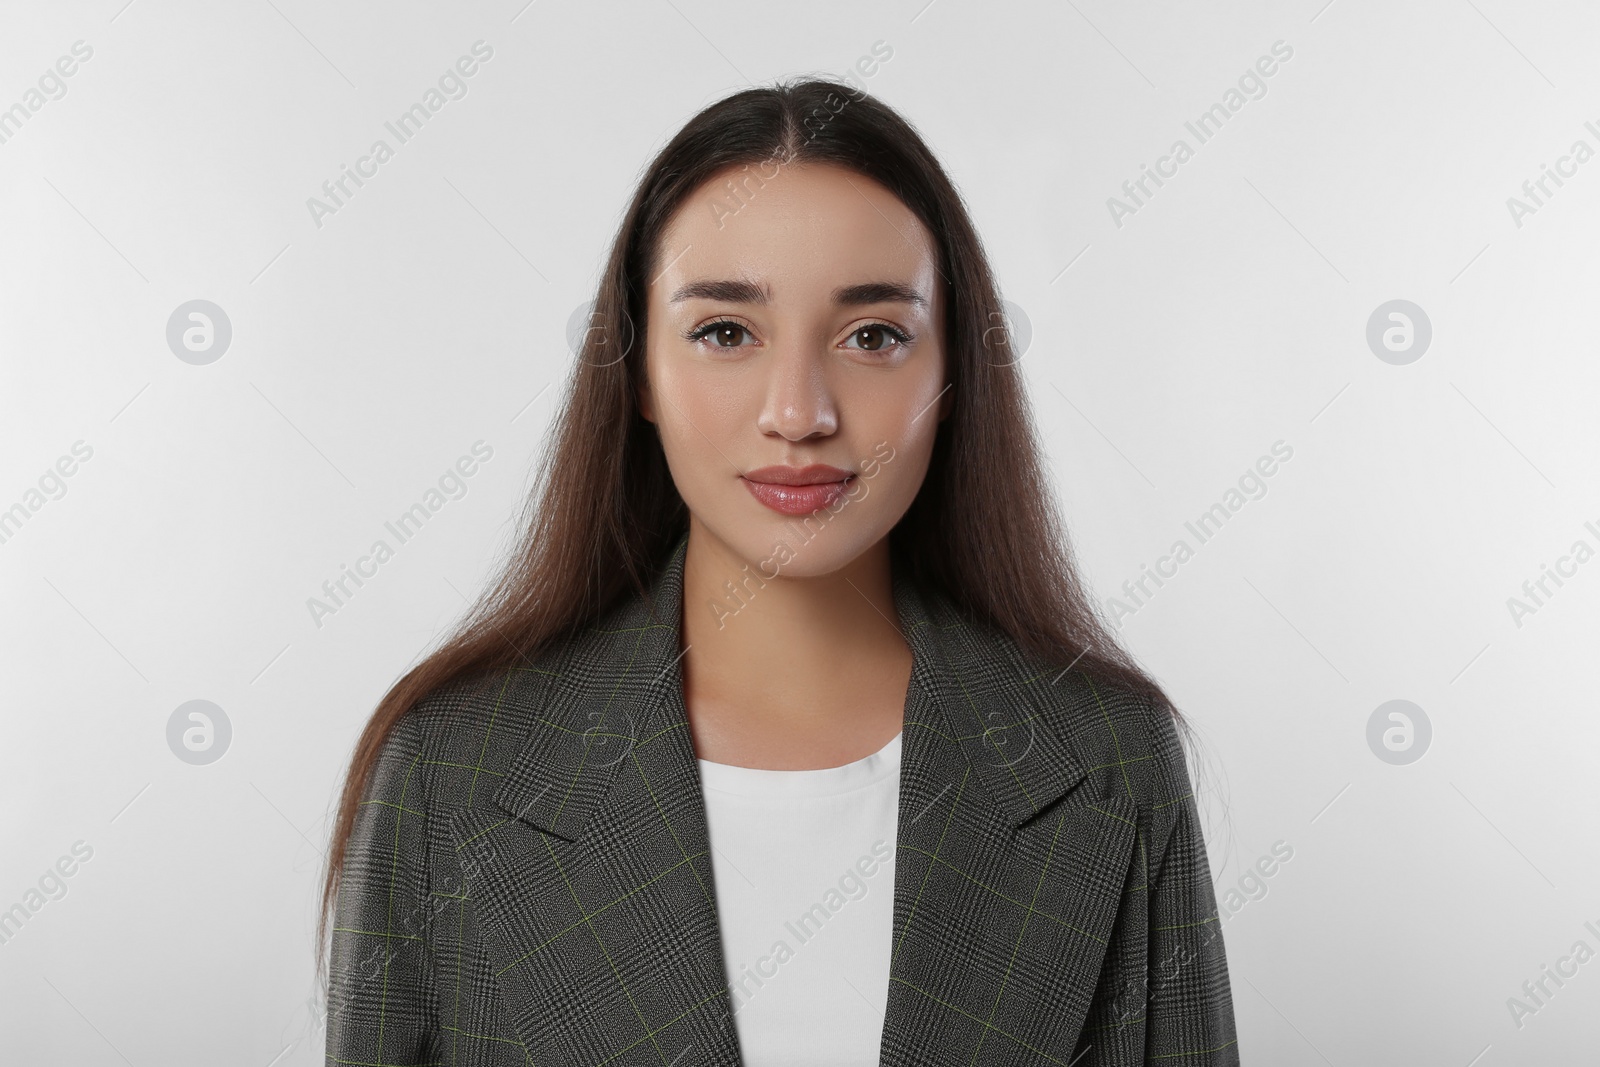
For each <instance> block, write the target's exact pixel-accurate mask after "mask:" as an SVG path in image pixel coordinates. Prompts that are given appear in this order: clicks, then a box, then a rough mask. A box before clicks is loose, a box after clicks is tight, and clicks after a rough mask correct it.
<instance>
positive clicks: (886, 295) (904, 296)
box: [668, 281, 928, 308]
mask: <svg viewBox="0 0 1600 1067" xmlns="http://www.w3.org/2000/svg"><path fill="white" fill-rule="evenodd" d="M697 298H698V299H703V300H721V301H724V302H726V303H730V304H766V303H769V302H770V301H771V299H772V293H771V290H769V289H768V288H767V286H766V285H758V284H756V283H755V282H746V281H699V282H689V283H688V284H687V285H684V286H682V287H681V288H679V289H678V290H677V291H676V292H674V293H673V294H672V298H671V299H670V300H669V301H668V302H669V303H673V304H676V303H679V302H681V301H684V300H694V299H697ZM833 302H834V303H835V304H836V305H838V306H839V307H860V306H862V305H864V304H910V305H911V306H912V307H919V308H926V307H927V306H928V301H927V300H926V299H925V298H924V297H923V295H922V294H921V293H919V292H917V291H916V290H915V289H913V288H912V287H911V286H909V285H903V284H901V283H900V282H861V283H860V284H857V285H842V286H840V287H839V288H837V289H835V290H834V291H833Z"/></svg>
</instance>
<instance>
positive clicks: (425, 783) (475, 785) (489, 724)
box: [379, 656, 558, 811]
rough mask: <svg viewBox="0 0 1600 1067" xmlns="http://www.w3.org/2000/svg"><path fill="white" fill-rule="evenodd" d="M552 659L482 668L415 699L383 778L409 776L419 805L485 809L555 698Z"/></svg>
mask: <svg viewBox="0 0 1600 1067" xmlns="http://www.w3.org/2000/svg"><path fill="white" fill-rule="evenodd" d="M553 658H554V657H553V656H536V657H533V658H531V659H529V660H527V661H525V663H524V665H521V666H515V667H495V668H487V667H485V668H476V669H473V670H471V671H468V672H466V673H464V674H461V675H458V676H456V677H454V678H451V679H449V680H448V681H445V682H443V683H441V684H439V685H437V686H435V687H434V688H432V689H431V690H429V691H428V692H427V693H426V694H425V695H424V696H422V697H421V698H420V699H418V700H416V701H415V702H414V703H413V704H412V705H411V706H410V707H409V708H407V709H406V711H405V713H404V714H403V715H402V716H401V717H400V719H399V720H398V721H397V722H396V723H395V725H394V727H393V729H392V730H391V731H390V732H389V735H388V737H387V738H386V739H385V741H384V746H383V751H382V753H381V754H380V756H379V767H380V770H379V774H380V775H382V776H384V777H386V778H389V779H391V780H395V779H397V776H404V778H405V785H406V787H407V789H408V792H409V794H410V796H412V797H413V798H415V800H416V803H418V804H419V805H421V806H424V807H426V808H428V809H429V810H431V811H437V810H439V809H441V808H463V807H466V808H482V809H487V808H488V807H489V806H490V805H491V803H492V801H493V797H494V794H495V792H496V791H497V789H498V788H499V786H500V784H501V783H502V782H503V781H504V780H505V778H506V776H507V775H508V774H509V773H510V772H511V769H512V765H513V763H514V762H515V760H516V759H517V757H518V755H520V753H521V752H522V750H523V748H524V746H525V745H526V743H527V739H528V737H529V736H530V734H531V732H532V731H533V730H534V729H535V727H536V726H537V725H538V723H539V722H540V721H541V720H542V718H543V716H544V715H545V713H546V710H547V708H548V707H549V704H550V702H551V699H552V696H553V694H554V684H553V683H554V680H555V678H556V677H557V676H558V670H557V669H556V667H555V666H554V665H553Z"/></svg>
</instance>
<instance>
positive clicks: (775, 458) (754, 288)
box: [640, 162, 951, 578]
mask: <svg viewBox="0 0 1600 1067" xmlns="http://www.w3.org/2000/svg"><path fill="white" fill-rule="evenodd" d="M774 172H776V173H774ZM730 179H732V181H733V183H734V185H736V186H737V187H738V189H739V198H738V199H735V197H734V196H733V194H732V193H731V192H729V186H728V184H727V183H728V181H729V180H730ZM936 249H937V246H936V244H935V242H934V240H933V237H932V235H931V234H929V233H928V231H927V229H926V227H924V226H923V225H922V223H921V221H920V220H919V219H918V218H917V217H916V216H915V215H914V214H913V213H912V212H911V210H910V209H909V208H907V207H906V206H905V204H903V203H901V202H900V201H899V200H898V199H897V198H896V197H895V196H894V194H892V193H890V192H889V191H888V190H887V189H885V188H884V187H883V186H881V185H879V184H877V183H876V182H874V181H872V180H871V179H870V178H865V177H862V176H861V175H859V174H857V173H855V172H853V171H849V170H845V169H843V168H840V167H836V166H832V165H819V164H804V165H795V164H789V165H783V166H780V165H779V164H777V163H776V162H773V163H770V164H767V165H765V166H764V167H756V166H751V167H750V168H748V169H740V168H729V169H728V170H725V171H723V172H722V173H720V174H717V175H714V176H713V177H712V178H711V179H710V180H708V181H707V182H705V183H704V184H703V185H702V186H701V187H700V188H699V189H698V190H696V191H695V192H694V193H693V194H691V195H690V196H689V197H688V198H687V199H686V200H685V201H684V203H683V205H682V206H681V207H680V208H679V210H678V211H677V213H676V214H675V215H674V216H673V218H672V221H671V222H670V223H669V225H668V226H667V228H666V230H665V232H664V234H663V236H662V241H661V245H660V247H659V248H658V249H657V250H656V261H655V267H654V269H655V271H656V272H657V273H656V275H655V277H653V278H652V279H651V280H650V283H649V292H648V310H647V319H646V322H647V329H646V377H647V382H646V384H645V386H644V388H643V389H642V390H641V396H640V410H641V413H642V414H643V415H644V417H645V418H647V419H649V420H650V421H651V422H653V423H655V424H656V426H657V428H658V429H659V431H660V435H661V443H662V447H663V448H664V450H665V452H666V458H667V464H668V466H669V467H670V468H671V471H672V478H673V481H674V482H675V483H676V485H677V488H678V492H679V493H680V494H681V495H682V496H683V499H684V502H685V503H686V504H687V505H688V507H689V511H690V514H691V523H692V524H693V525H698V526H699V527H700V533H698V534H696V536H697V538H698V537H701V536H703V535H706V534H709V535H710V536H711V537H712V538H713V539H715V541H717V542H719V543H720V544H719V545H718V546H717V547H718V548H719V549H723V550H725V551H727V552H729V553H730V554H732V555H733V556H734V557H735V558H738V559H742V560H744V561H745V562H747V563H748V564H750V565H751V567H752V568H753V569H754V568H757V567H759V568H760V570H761V572H762V573H763V575H764V576H766V577H769V578H771V577H775V576H777V575H778V574H783V575H787V576H791V577H806V576H816V575H823V574H830V573H832V572H834V571H836V570H838V569H839V568H841V567H843V566H844V565H846V564H848V563H849V562H850V561H852V560H854V559H855V558H856V557H858V556H859V555H860V554H861V553H862V552H864V551H865V550H866V549H868V548H870V547H872V546H873V545H875V544H876V543H877V542H878V541H879V540H881V539H882V538H884V537H886V536H887V535H888V533H889V531H890V529H891V528H893V526H894V524H895V523H896V522H897V521H899V519H900V517H901V516H902V515H903V514H905V512H906V509H907V508H909V507H910V506H911V502H912V500H913V499H914V498H915V497H916V495H917V490H918V488H919V487H920V486H921V485H922V480H923V476H924V475H925V474H926V473H927V469H928V461H929V457H930V455H931V454H932V450H933V442H934V435H935V432H936V431H937V429H938V425H939V421H940V420H941V419H942V418H943V417H944V415H945V414H946V413H948V410H949V407H950V400H951V398H950V394H949V393H948V392H945V390H944V383H945V374H944V369H945V363H944V339H943V337H942V336H940V334H941V332H942V324H943V322H944V307H943V300H944V294H943V293H942V291H941V282H942V279H941V278H940V275H939V270H938V266H937V263H938V259H937V251H936ZM696 335H698V336H696ZM816 465H821V467H823V468H834V470H833V471H831V472H830V471H829V470H827V469H814V470H811V471H806V470H798V469H799V468H807V467H813V466H816ZM773 468H780V469H778V470H773ZM781 468H789V469H790V470H789V471H788V472H785V471H784V470H782V469H781ZM786 473H787V474H788V475H790V477H789V479H788V480H790V481H801V482H810V483H816V484H812V485H810V486H808V487H807V486H786V485H778V484H775V483H776V482H777V481H778V480H779V479H783V478H784V476H785V474H786Z"/></svg>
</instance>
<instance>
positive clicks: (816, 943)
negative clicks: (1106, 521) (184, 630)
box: [320, 81, 1238, 1067]
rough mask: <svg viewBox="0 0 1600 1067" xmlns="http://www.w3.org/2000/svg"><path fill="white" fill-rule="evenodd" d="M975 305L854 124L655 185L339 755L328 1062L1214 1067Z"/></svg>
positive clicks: (671, 164) (1163, 737)
mask: <svg viewBox="0 0 1600 1067" xmlns="http://www.w3.org/2000/svg"><path fill="white" fill-rule="evenodd" d="M1001 307H1002V305H1001V302H1000V299H999V297H998V294H997V292H996V287H995V283H994V279H993V277H992V275H991V273H990V270H989V266H988V264H987V263H986V262H985V259H984V255H983V251H982V248H981V245H980V242H979V239H978V236H977V234H976V233H975V231H974V229H973V226H972V223H971V221H970V219H969V218H968V216H967V213H966V211H965V209H964V207H963V205H962V203H961V201H960V198H959V196H958V195H957V193H956V191H955V189H954V188H953V186H952V185H951V183H950V180H949V178H948V177H947V176H946V175H945V173H944V171H943V170H942V169H941V167H940V166H939V164H938V162H937V161H936V160H935V159H934V157H933V156H932V154H931V153H930V152H929V150H928V148H927V146H926V145H925V144H924V143H923V142H922V141H921V139H920V138H919V137H918V136H917V134H916V133H915V132H914V131H913V129H912V128H911V127H910V126H909V125H908V124H907V123H906V122H905V121H904V120H903V119H901V118H900V117H899V116H898V115H896V114H895V113H894V112H893V111H891V110H890V109H889V108H887V107H885V106H884V105H883V104H881V103H879V102H878V101H876V100H874V99H873V98H871V97H870V96H868V95H866V94H864V93H861V92H860V91H858V90H856V89H853V88H850V87H848V86H845V85H843V84H836V83H832V82H827V81H803V82H799V83H796V84H790V85H786V86H785V85H780V86H778V87H776V88H762V89H753V90H749V91H745V92H740V93H738V94H736V95H734V96H731V97H729V98H727V99H725V100H722V101H720V102H718V103H716V104H714V105H712V106H711V107H708V108H707V109H705V110H704V111H703V112H701V113H700V114H699V115H697V116H695V117H694V119H692V120H691V121H690V122H689V124H688V125H687V126H686V127H685V128H684V129H683V130H682V131H681V132H679V133H678V135H677V136H676V137H675V138H673V140H672V141H671V143H670V144H668V145H667V146H666V147H665V148H664V149H663V150H662V151H661V153H660V154H659V155H658V156H657V158H656V159H655V160H654V162H653V163H652V164H651V165H650V167H649V169H648V170H647V172H646V173H645V175H644V177H643V180H642V181H641V183H640V186H639V188H638V191H637V193H636V194H635V196H634V198H633V202H632V204H631V205H630V207H629V209H628V213H627V216H626V218H625V220H624V221H623V223H622V226H621V230H620V233H619V235H618V237H617V239H616V243H615V245H614V247H613V249H612V252H611V256H610V260H609V262H608V264H607V266H606V269H605V274H604V277H603V279H602V281H601V284H600V289H599V294H598V298H597V300H596V302H595V307H594V312H593V317H592V322H593V326H592V328H591V329H590V331H589V333H588V335H587V337H586V339H585V341H584V344H583V346H582V352H581V358H580V359H579V360H578V361H577V363H576V365H575V368H574V372H573V376H572V379H571V383H570V387H569V391H568V393H567V395H566V398H565V403H564V406H563V408H562V410H561V412H560V415H559V417H558V419H557V422H556V430H555V436H554V441H553V447H552V449H550V450H549V451H548V452H547V453H546V456H545V460H544V465H543V466H542V467H541V470H540V485H539V489H538V491H537V492H536V493H535V494H534V498H533V503H532V505H531V510H530V513H529V515H528V516H527V519H526V530H525V533H524V535H523V538H522V541H521V546H520V549H519V551H518V552H517V554H516V555H515V557H514V559H513V560H512V562H511V563H510V564H509V565H508V566H507V568H506V570H505V572H504V574H503V576H502V577H501V578H500V579H499V581H498V582H497V583H496V584H495V585H494V587H493V588H492V589H491V591H490V592H489V593H488V594H486V596H485V598H484V599H483V600H482V601H481V602H480V603H479V604H478V605H477V606H476V607H475V608H474V610H473V611H472V612H471V613H470V614H469V616H468V618H467V619H466V620H465V621H464V622H463V624H462V625H461V627H460V629H459V630H458V632H457V633H456V634H455V635H454V636H453V637H452V638H451V639H450V640H449V641H448V642H447V643H446V644H445V645H444V646H443V647H441V648H440V649H439V650H438V651H436V652H434V653H433V654H432V655H431V656H430V657H429V658H428V659H427V660H425V661H424V662H423V663H422V664H421V665H420V666H418V667H417V668H416V669H414V670H413V671H411V672H410V673H409V674H408V675H407V676H406V677H405V678H404V679H402V680H401V681H400V682H399V683H398V684H397V685H396V686H395V687H394V689H393V690H392V691H391V692H390V693H389V694H388V695H387V696H386V697H385V698H384V700H383V701H382V703H381V704H380V705H379V707H378V709H377V711H376V713H375V714H374V716H373V718H372V720H371V721H370V722H369V723H368V725H367V728H366V730H365V731H364V733H363V734H362V736H361V739H360V741H359V743H358V745H357V748H356V752H355V755H354V759H353V762H352V764H351V767H350V771H349V774H348V777H347V780H346V783H345V788H344V793H343V796H342V799H341V803H340V806H339V811H338V818H337V822H336V826H335V832H334V836H333V847H332V849H331V851H330V863H329V868H328V872H327V879H326V882H325V884H324V897H323V917H324V922H326V920H327V916H328V913H329V911H330V910H332V912H333V927H332V930H331V932H327V931H320V932H321V933H324V934H325V935H326V936H327V938H328V940H327V941H326V942H325V944H324V946H323V947H324V948H326V949H327V950H329V951H330V952H331V967H330V974H329V979H328V1008H327V1011H328V1015H327V1034H328V1043H327V1049H328V1056H329V1062H330V1063H342V1064H374V1065H375V1064H384V1065H391V1064H392V1065H404V1064H495V1065H502V1064H504V1065H512V1064H539V1065H545V1064H551V1065H553V1064H610V1065H618V1067H620V1065H625V1064H653V1065H658V1067H666V1065H674V1067H675V1065H679V1064H683V1065H688V1064H725V1065H734V1064H740V1063H743V1064H746V1065H748V1067H769V1065H775V1064H807V1065H810V1067H822V1065H843V1064H851V1065H855V1064H873V1063H883V1064H894V1065H902V1064H903V1065H912V1064H915V1065H919V1067H920V1065H927V1064H943V1063H952V1064H953V1063H961V1064H1007V1065H1021V1064H1063V1065H1066V1064H1074V1065H1083V1067H1091V1065H1111V1064H1150V1063H1157V1062H1160V1063H1180V1064H1182V1065H1183V1067H1202V1065H1214V1064H1229V1063H1237V1062H1238V1045H1237V1042H1236V1040H1235V1036H1234V1019H1233V1009H1232V1002H1231V998H1230V992H1229V986H1228V971H1227V964H1226V960H1225V957H1224V953H1223V945H1222V940H1221V938H1220V936H1219V934H1218V932H1217V930H1218V926H1219V922H1218V916H1217V910H1216V903H1215V897H1214V894H1213V890H1212V883H1211V877H1210V868H1209V865H1208V863H1207V859H1206V852H1205V846H1204V842H1203V840H1202V832H1201V826H1200V823H1199V819H1198V814H1197V809H1196V805H1195V801H1194V797H1193V791H1192V788H1191V784H1190V778H1189V774H1188V772H1187V769H1186V765H1185V761H1184V755H1183V750H1182V748H1181V746H1180V744H1179V738H1178V730H1177V728H1178V726H1179V725H1180V723H1181V720H1179V719H1178V717H1177V713H1176V711H1175V709H1173V708H1172V706H1171V704H1170V703H1169V701H1168V700H1167V699H1166V697H1165V696H1164V694H1163V693H1162V691H1161V689H1160V688H1159V687H1158V686H1157V685H1156V684H1155V683H1154V682H1153V681H1152V680H1151V679H1150V678H1148V677H1147V676H1146V675H1145V674H1144V673H1142V672H1141V671H1140V670H1139V669H1138V667H1137V666H1136V665H1135V664H1134V663H1133V662H1132V661H1131V659H1130V658H1129V657H1128V655H1127V654H1126V653H1125V652H1123V651H1121V650H1120V649H1119V648H1118V646H1117V644H1116V643H1115V641H1114V640H1113V638H1112V637H1111V635H1110V634H1109V633H1108V632H1107V630H1106V629H1105V628H1104V627H1103V626H1102V625H1101V623H1100V622H1099V621H1098V617H1097V615H1096V613H1095V611H1094V609H1093V608H1092V607H1091V605H1090V601H1089V599H1088V597H1087V595H1086V594H1085V591H1084V589H1083V588H1082V586H1081V585H1080V583H1079V580H1078V578H1077V577H1076V574H1075V572H1074V569H1073V566H1072V561H1071V555H1070V552H1069V550H1068V548H1067V546H1066V542H1065V538H1064V534H1063V532H1062V530H1061V527H1060V523H1059V519H1058V517H1057V515H1056V512H1055V509H1054V506H1053V504H1052V503H1051V500H1052V498H1051V493H1050V488H1049V485H1048V483H1047V480H1046V478H1045V476H1044V474H1043V472H1042V467H1041V462H1040V459H1039V457H1038V453H1037V447H1036V443H1035V438H1034V435H1033V430H1032V427H1031V423H1030V417H1029V411H1028V406H1027V401H1026V396H1025V390H1024V383H1023V379H1022V376H1021V375H1020V373H1019V371H1018V368H1017V365H1016V359H1015V354H1014V353H1013V352H1012V351H1011V348H1010V346H1009V343H1008V340H1007V337H1006V335H1005V331H1004V328H1003V320H1002V318H1001V312H1000V308H1001Z"/></svg>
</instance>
